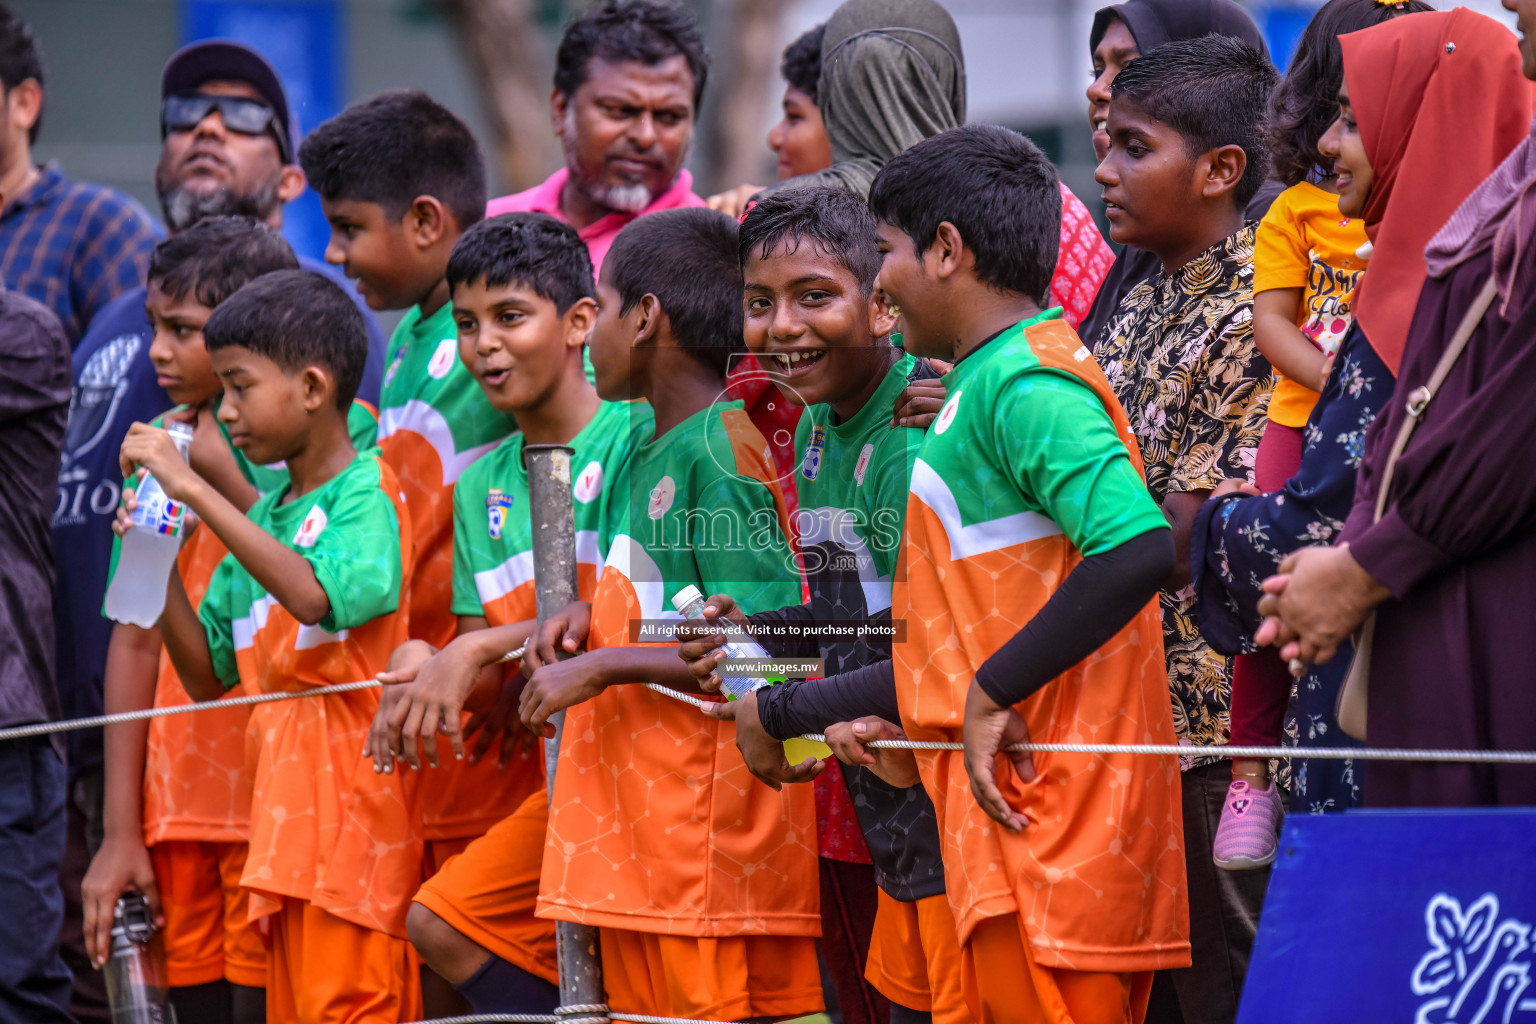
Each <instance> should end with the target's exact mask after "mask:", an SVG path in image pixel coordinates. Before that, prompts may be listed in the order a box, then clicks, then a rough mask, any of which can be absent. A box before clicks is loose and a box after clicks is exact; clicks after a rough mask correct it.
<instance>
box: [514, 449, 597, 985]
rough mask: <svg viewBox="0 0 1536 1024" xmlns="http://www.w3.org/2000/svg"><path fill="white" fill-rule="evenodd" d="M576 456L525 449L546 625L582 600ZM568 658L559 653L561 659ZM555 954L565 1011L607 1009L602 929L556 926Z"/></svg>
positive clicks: (551, 765) (550, 770) (558, 731)
mask: <svg viewBox="0 0 1536 1024" xmlns="http://www.w3.org/2000/svg"><path fill="white" fill-rule="evenodd" d="M574 454H575V452H574V451H573V450H572V449H571V448H570V447H568V446H566V445H563V444H530V445H525V446H524V447H523V466H524V468H526V469H527V471H528V504H529V515H530V517H531V518H532V524H533V590H534V602H535V614H536V615H537V617H538V620H539V622H541V623H542V622H544V621H545V620H546V619H548V618H549V617H550V616H551V615H554V614H555V613H556V612H558V611H560V609H562V608H564V607H565V606H566V605H568V604H570V603H571V602H572V601H575V600H576V599H577V593H576V510H575V505H574V504H573V501H572V496H571V456H572V455H574ZM535 636H537V634H535ZM530 642H532V641H530ZM567 656H568V655H566V654H565V652H563V651H562V652H560V657H561V658H562V659H564V658H565V657H567ZM550 722H552V723H553V724H554V727H555V735H554V737H553V738H552V739H546V740H545V741H544V773H545V777H546V778H547V779H548V780H549V794H550V798H551V799H553V797H554V792H555V768H556V765H557V763H558V761H559V759H560V740H561V736H562V734H563V733H564V731H565V712H564V711H561V712H558V713H557V714H555V715H553V716H551V717H550ZM555 948H556V950H557V953H558V956H559V961H560V1005H561V1006H578V1005H595V1004H600V1003H602V1002H603V965H602V962H601V960H600V959H599V957H598V946H597V929H596V928H593V927H591V926H590V925H583V924H575V923H572V922H570V921H560V922H558V923H557V925H556V926H555Z"/></svg>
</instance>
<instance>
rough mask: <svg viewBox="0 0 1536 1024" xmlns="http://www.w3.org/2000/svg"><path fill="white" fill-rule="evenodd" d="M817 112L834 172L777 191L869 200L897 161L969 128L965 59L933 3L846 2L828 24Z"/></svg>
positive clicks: (952, 30)
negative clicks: (805, 189) (817, 188)
mask: <svg viewBox="0 0 1536 1024" xmlns="http://www.w3.org/2000/svg"><path fill="white" fill-rule="evenodd" d="M816 102H817V105H818V106H819V107H820V108H821V119H822V121H823V123H824V124H825V125H826V128H827V141H828V142H829V143H831V146H832V166H831V167H828V168H827V169H826V170H824V171H817V172H816V173H814V174H807V175H801V176H800V177H797V178H791V179H789V180H788V181H782V182H780V183H779V184H778V185H777V186H775V188H794V187H798V186H801V185H831V186H835V187H838V188H845V189H848V190H849V191H850V192H855V193H857V194H858V195H861V196H865V195H868V194H869V186H870V185H871V184H872V183H873V182H874V180H875V175H876V174H878V173H879V171H880V168H881V167H883V166H884V165H885V162H886V161H887V160H890V159H891V158H892V157H894V156H895V155H896V154H898V153H900V152H902V151H903V150H906V149H909V148H911V147H912V146H915V145H917V144H918V143H919V142H921V141H923V140H924V139H926V138H930V137H932V136H934V135H938V134H939V133H940V132H944V131H948V130H949V129H951V128H956V127H958V126H960V125H962V124H964V123H965V58H964V56H963V55H962V53H961V49H960V33H959V31H958V30H956V28H955V22H954V19H952V18H951V17H950V16H949V12H948V11H946V10H945V9H944V8H943V6H941V5H940V4H939V3H937V2H936V0H847V2H845V3H844V4H842V5H841V6H840V7H838V9H837V10H836V11H835V12H833V14H832V17H830V18H828V19H827V31H826V35H825V36H824V37H823V38H822V44H821V80H820V82H819V83H818V86H817V97H816Z"/></svg>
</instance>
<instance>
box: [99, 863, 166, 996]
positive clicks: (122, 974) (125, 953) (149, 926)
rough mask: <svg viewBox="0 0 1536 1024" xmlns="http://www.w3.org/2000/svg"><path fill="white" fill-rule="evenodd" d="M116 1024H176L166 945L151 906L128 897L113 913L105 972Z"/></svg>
mask: <svg viewBox="0 0 1536 1024" xmlns="http://www.w3.org/2000/svg"><path fill="white" fill-rule="evenodd" d="M102 973H103V974H104V975H105V976H106V982H107V1002H108V1004H110V1005H111V1007H112V1024H176V1013H175V1011H174V1010H172V1009H171V1006H170V1003H169V1001H168V997H169V995H170V987H169V982H168V981H167V976H166V970H165V945H164V943H163V942H162V940H161V938H160V933H159V932H157V931H156V930H155V919H154V917H153V916H152V915H151V914H150V912H149V902H148V901H147V900H145V899H144V897H143V896H141V895H139V894H138V893H136V892H128V893H124V894H123V895H122V897H121V898H120V899H118V901H117V906H116V907H115V908H114V909H113V911H112V951H111V953H109V954H108V956H107V962H106V965H105V966H104V967H103V968H102Z"/></svg>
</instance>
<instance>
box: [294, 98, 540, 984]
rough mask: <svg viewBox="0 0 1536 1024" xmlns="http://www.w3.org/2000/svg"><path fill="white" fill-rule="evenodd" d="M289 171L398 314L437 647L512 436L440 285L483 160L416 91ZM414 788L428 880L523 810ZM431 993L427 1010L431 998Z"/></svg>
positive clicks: (400, 424)
mask: <svg viewBox="0 0 1536 1024" xmlns="http://www.w3.org/2000/svg"><path fill="white" fill-rule="evenodd" d="M299 162H300V163H301V164H302V165H303V167H304V173H305V174H306V175H307V176H308V178H309V184H310V187H312V188H313V189H314V190H315V191H316V192H318V193H319V195H320V205H321V208H322V210H323V211H324V212H325V217H326V220H327V221H329V222H330V225H331V238H330V243H329V244H328V245H327V247H326V253H325V257H326V260H327V261H329V262H331V263H333V264H338V265H340V266H341V267H343V268H344V269H345V271H346V274H347V276H348V277H349V278H355V279H356V280H357V290H358V291H359V292H360V293H361V294H362V295H363V297H364V298H365V299H366V300H367V302H368V305H369V308H371V309H375V310H385V309H403V310H405V311H406V312H405V316H404V317H403V318H402V319H401V320H400V323H399V325H398V326H397V327H396V328H395V331H394V334H392V335H391V336H390V339H389V347H388V352H387V358H386V362H385V367H386V369H385V371H384V384H383V388H382V389H381V391H380V392H379V451H380V452H381V453H382V454H383V456H384V461H385V462H387V463H389V466H390V468H391V469H393V470H394V471H395V474H396V475H397V476H398V477H399V478H400V485H401V488H402V490H403V491H404V493H405V500H406V503H407V504H409V505H410V509H411V522H412V530H413V536H414V542H415V550H416V570H415V572H414V573H412V575H411V576H410V578H409V579H407V580H406V588H405V602H406V606H407V607H408V609H409V610H410V631H411V637H412V638H413V639H417V640H422V641H425V642H426V643H428V644H431V645H432V646H433V647H442V646H444V645H445V644H447V643H448V641H450V640H452V639H453V636H454V633H455V631H456V629H457V620H456V617H455V616H454V614H453V609H452V603H453V493H454V487H455V485H456V484H457V483H458V480H459V476H460V474H462V473H463V472H464V470H465V469H466V468H467V467H468V466H469V465H470V464H471V463H473V462H474V461H475V460H476V459H478V458H480V456H482V455H484V454H485V453H487V452H489V451H490V450H491V449H493V448H495V447H496V445H497V444H498V443H499V442H500V441H501V440H502V439H503V438H505V437H506V436H507V435H509V434H511V433H512V432H513V431H515V430H516V429H517V427H516V423H515V422H514V421H513V419H512V417H511V416H509V415H507V414H506V413H505V412H502V411H500V410H498V409H496V408H495V407H494V406H493V405H492V404H491V403H490V402H489V401H488V400H487V399H486V397H485V394H484V392H482V391H481V389H480V387H479V385H478V384H476V383H475V378H474V377H473V376H472V375H471V373H470V371H469V368H468V366H467V365H466V364H465V362H464V361H463V360H461V359H460V358H459V340H458V333H457V330H456V329H455V326H454V320H453V304H452V302H451V301H450V289H449V286H448V280H447V277H446V272H447V269H448V258H449V254H450V253H451V252H452V251H453V247H454V244H455V243H456V242H457V241H458V239H459V238H460V236H462V235H463V233H464V232H465V231H467V230H469V228H470V227H471V226H473V225H474V224H475V223H477V222H478V221H479V220H480V219H481V218H482V217H483V216H484V214H485V202H486V179H485V157H484V155H483V154H482V153H481V150H480V145H479V143H478V142H476V141H475V137H474V135H473V133H471V132H470V130H469V128H468V126H466V125H465V124H464V123H463V122H462V121H460V120H459V119H458V118H457V117H455V116H454V115H453V113H452V112H451V111H449V110H448V109H447V108H445V107H443V106H442V105H441V104H439V103H437V102H435V101H434V100H433V99H432V98H431V97H429V96H427V95H426V94H425V93H421V92H410V91H396V92H386V93H381V94H380V95H378V96H375V97H373V98H372V99H369V100H365V101H364V102H362V103H357V104H354V105H352V106H350V107H348V108H347V109H346V110H344V111H342V112H341V113H340V114H338V115H337V116H335V117H333V118H331V119H330V120H329V121H326V122H324V123H323V124H321V125H320V126H319V127H317V128H315V129H314V130H313V131H312V132H310V133H309V135H307V136H306V137H305V139H304V142H303V144H302V145H301V146H300V147H299ZM391 699H392V695H391V694H388V693H386V694H385V696H384V700H385V701H386V702H388V701H389V700H391ZM421 787H422V815H423V827H424V828H425V830H426V832H425V834H426V839H427V847H426V860H425V863H424V865H423V873H424V874H425V875H428V876H430V875H431V874H432V873H433V872H435V871H436V870H437V869H439V868H440V867H442V865H443V864H444V863H445V862H446V861H447V859H448V858H449V857H451V856H453V855H454V854H455V853H458V852H459V851H461V850H462V849H464V847H465V846H466V845H467V844H468V843H469V841H470V840H472V839H474V838H475V837H476V836H480V835H483V834H484V833H485V831H486V830H487V829H488V828H490V827H491V826H492V825H493V824H495V823H496V822H498V821H500V820H501V819H502V818H504V817H506V816H507V815H508V814H511V813H512V812H513V811H514V810H516V809H517V806H518V804H520V803H521V802H522V793H520V792H519V791H517V790H516V789H515V788H509V787H506V786H503V785H502V780H501V779H500V777H499V776H498V775H497V773H496V770H495V766H494V765H492V764H489V763H484V762H482V763H478V764H470V763H469V762H467V761H449V762H445V763H444V764H442V765H441V766H440V767H435V768H431V769H429V770H427V771H425V772H423V773H422V780H421ZM430 995H431V997H432V998H433V999H434V1001H435V1000H436V998H437V993H436V992H435V991H434V992H433V993H431V994H430ZM444 1008H445V1007H438V1006H434V1009H435V1010H440V1009H444Z"/></svg>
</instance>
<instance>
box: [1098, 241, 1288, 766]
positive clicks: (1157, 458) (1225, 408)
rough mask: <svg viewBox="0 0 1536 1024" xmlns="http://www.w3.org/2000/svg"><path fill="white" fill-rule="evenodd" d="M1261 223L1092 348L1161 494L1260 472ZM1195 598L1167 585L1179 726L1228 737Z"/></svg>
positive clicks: (1227, 694) (1156, 286)
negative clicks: (1256, 252)
mask: <svg viewBox="0 0 1536 1024" xmlns="http://www.w3.org/2000/svg"><path fill="white" fill-rule="evenodd" d="M1254 230H1255V226H1254V225H1252V224H1249V225H1248V226H1246V227H1244V228H1243V229H1242V230H1241V231H1239V232H1237V233H1236V234H1234V235H1232V236H1230V237H1228V238H1226V239H1223V240H1222V241H1221V242H1219V243H1217V244H1216V245H1213V246H1211V247H1210V248H1209V249H1207V250H1206V251H1205V252H1203V253H1201V254H1200V255H1199V256H1196V257H1195V258H1194V259H1192V260H1190V261H1189V262H1188V263H1186V264H1185V265H1184V266H1183V267H1181V268H1179V270H1178V271H1176V272H1175V273H1173V274H1158V275H1157V276H1155V277H1152V278H1150V279H1148V280H1146V281H1143V282H1142V283H1141V284H1139V285H1137V286H1136V287H1135V288H1134V289H1132V291H1131V292H1130V293H1129V294H1128V295H1126V297H1125V298H1124V299H1123V300H1122V301H1121V303H1120V307H1119V309H1118V310H1117V311H1116V312H1115V315H1114V316H1113V317H1112V318H1111V320H1110V322H1109V326H1108V327H1107V329H1106V330H1105V333H1104V335H1103V341H1102V342H1101V343H1100V344H1099V345H1098V347H1097V349H1096V350H1095V351H1094V353H1093V354H1094V357H1095V358H1096V359H1098V361H1099V365H1100V366H1101V367H1103V369H1104V376H1105V377H1106V378H1108V380H1109V384H1110V387H1112V388H1113V389H1114V391H1115V394H1116V395H1117V396H1118V397H1119V399H1120V404H1121V405H1122V406H1123V407H1124V408H1125V413H1126V416H1128V417H1129V418H1130V421H1131V429H1132V431H1134V432H1135V434H1136V438H1137V440H1138V441H1139V442H1140V444H1141V457H1142V461H1143V462H1144V463H1145V465H1146V473H1147V487H1148V488H1149V489H1150V490H1151V491H1152V497H1153V498H1155V499H1157V501H1158V502H1162V501H1163V499H1164V498H1165V497H1167V495H1169V494H1177V493H1182V492H1186V491H1199V490H1207V489H1209V488H1213V487H1215V486H1216V485H1217V484H1218V483H1220V482H1221V481H1222V480H1224V479H1227V478H1228V477H1241V478H1244V479H1247V480H1249V481H1250V482H1251V481H1252V480H1253V463H1254V455H1255V452H1256V451H1257V449H1258V445H1259V438H1260V437H1262V436H1263V433H1264V426H1265V423H1266V415H1265V414H1266V411H1267V409H1268V407H1269V394H1270V391H1271V390H1272V389H1273V387H1274V382H1275V381H1274V371H1273V370H1271V369H1270V366H1269V363H1268V361H1267V360H1265V358H1264V357H1263V356H1262V355H1260V354H1259V351H1258V349H1257V348H1256V347H1255V346H1254V343H1253V239H1254ZM1194 605H1195V595H1194V587H1193V585H1190V586H1186V587H1185V588H1184V589H1182V590H1180V591H1178V592H1176V593H1174V592H1170V591H1164V592H1163V594H1162V607H1163V646H1164V649H1165V652H1166V654H1167V657H1168V686H1169V689H1170V691H1171V693H1172V696H1173V719H1174V726H1175V727H1176V729H1177V731H1178V735H1179V738H1180V741H1181V742H1187V743H1191V744H1195V745H1204V744H1214V743H1225V742H1226V739H1227V725H1228V711H1229V709H1230V708H1231V702H1232V666H1231V661H1230V659H1228V658H1226V657H1223V656H1222V655H1219V654H1217V653H1216V652H1215V651H1213V650H1212V649H1211V648H1210V645H1208V644H1207V643H1206V642H1205V640H1204V638H1203V637H1201V635H1200V628H1199V626H1198V625H1197V623H1196V622H1195V618H1194ZM1204 760H1208V759H1196V758H1193V757H1190V758H1185V765H1184V766H1185V767H1186V768H1188V767H1190V766H1192V765H1193V764H1197V763H1202V762H1203V761H1204Z"/></svg>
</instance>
